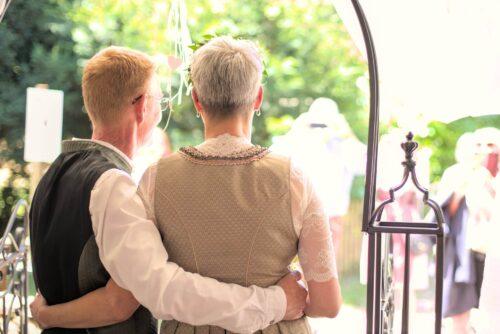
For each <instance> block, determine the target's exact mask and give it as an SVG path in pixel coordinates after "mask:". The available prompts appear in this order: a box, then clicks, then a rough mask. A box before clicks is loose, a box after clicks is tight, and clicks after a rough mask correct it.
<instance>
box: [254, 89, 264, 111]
mask: <svg viewBox="0 0 500 334" xmlns="http://www.w3.org/2000/svg"><path fill="white" fill-rule="evenodd" d="M263 100H264V89H263V88H262V86H260V87H259V92H258V93H257V97H256V98H255V102H254V104H253V110H259V109H260V107H261V106H262V101H263Z"/></svg>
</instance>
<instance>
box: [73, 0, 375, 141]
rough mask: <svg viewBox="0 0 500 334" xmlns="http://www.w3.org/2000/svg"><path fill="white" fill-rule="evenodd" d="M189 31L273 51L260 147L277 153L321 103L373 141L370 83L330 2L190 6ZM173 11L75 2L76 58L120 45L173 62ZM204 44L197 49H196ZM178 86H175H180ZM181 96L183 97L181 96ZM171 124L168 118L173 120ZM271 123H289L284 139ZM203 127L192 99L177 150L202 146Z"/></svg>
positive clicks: (180, 121)
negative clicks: (292, 128) (279, 142)
mask: <svg viewBox="0 0 500 334" xmlns="http://www.w3.org/2000/svg"><path fill="white" fill-rule="evenodd" d="M186 3H187V6H188V23H189V27H190V30H191V34H192V38H193V40H194V41H203V40H207V39H210V38H212V37H213V36H220V35H226V34H227V35H231V36H244V37H245V38H249V39H252V40H254V41H256V42H258V43H259V45H260V46H261V48H262V49H263V50H265V61H266V71H267V75H268V77H269V78H268V80H267V83H266V85H265V102H264V105H263V108H262V114H263V117H260V118H257V119H256V121H255V124H254V126H255V131H254V139H255V141H256V142H257V143H259V144H262V145H269V144H270V140H271V137H272V136H273V135H276V134H281V133H282V132H283V131H286V130H284V129H287V124H289V122H288V119H287V118H282V117H283V116H285V115H289V117H293V118H296V117H297V116H298V115H299V114H300V113H301V112H304V111H306V110H307V108H308V107H309V105H310V104H311V103H312V101H313V99H314V98H317V97H320V96H328V97H332V98H334V99H335V100H336V101H337V102H338V103H339V106H340V109H341V111H342V112H344V113H345V115H346V117H347V119H348V120H349V122H350V123H351V124H352V126H353V128H354V130H355V132H356V133H357V135H358V136H359V137H360V138H362V139H363V140H365V139H366V125H367V119H368V117H367V115H366V101H365V100H364V94H363V92H362V91H361V89H360V88H358V84H359V83H362V82H363V80H364V81H366V78H365V77H364V76H365V73H366V66H365V64H364V63H363V62H362V61H361V60H360V57H359V54H358V53H357V51H356V49H355V47H354V45H353V44H352V42H351V40H350V37H349V35H348V33H347V32H346V31H345V29H344V27H343V25H342V24H341V22H340V19H339V18H338V16H337V15H336V13H335V11H334V9H333V6H332V5H331V3H330V2H329V1H318V0H307V1H297V2H295V1H293V2H290V1H284V0H283V1H280V0H258V1H243V0H232V1H215V0H199V1H187V2H186ZM168 9H169V6H168V3H165V2H164V1H159V0H152V1H147V2H144V1H139V0H133V1H127V2H118V1H114V0H101V1H95V0H82V1H78V2H75V4H74V5H73V7H72V10H71V11H70V12H69V14H68V17H70V18H71V20H72V22H73V25H74V29H73V40H74V42H75V48H74V49H75V50H76V53H77V55H78V56H79V57H80V60H81V61H80V63H79V64H80V65H81V64H82V63H83V60H84V59H87V58H89V57H90V56H91V55H92V54H93V53H95V52H96V51H97V50H99V49H100V48H102V47H105V46H108V45H111V44H117V45H125V46H129V47H132V48H137V49H140V50H143V51H145V52H148V53H150V54H153V55H155V54H162V55H167V54H171V53H172V50H173V46H172V45H171V38H170V37H169V36H168V34H167V31H166V30H167V27H166V18H167V15H168ZM199 45H201V43H199V42H198V43H195V45H194V46H193V47H196V46H199ZM175 84H176V83H175V78H174V85H175ZM174 90H175V89H174ZM166 118H167V117H164V119H166ZM268 118H271V119H274V120H280V119H283V120H286V121H285V123H283V124H282V125H281V126H278V127H277V128H280V129H279V130H278V132H277V133H274V129H275V128H276V127H273V126H271V127H270V128H269V127H268V126H267V125H268V124H269V122H268V121H267V119H268ZM201 129H202V124H201V122H200V120H198V119H196V117H195V112H194V109H193V105H192V102H191V99H190V98H189V97H187V98H185V99H183V103H182V104H181V105H180V106H176V107H175V110H174V112H173V114H172V119H171V122H170V125H169V129H168V132H169V134H170V136H171V137H172V143H173V145H174V148H178V147H180V146H182V145H185V144H193V143H196V142H199V140H201V135H200V133H201Z"/></svg>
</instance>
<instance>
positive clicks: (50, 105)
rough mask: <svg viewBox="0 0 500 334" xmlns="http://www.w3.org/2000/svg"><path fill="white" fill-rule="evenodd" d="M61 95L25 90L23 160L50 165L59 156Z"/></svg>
mask: <svg viewBox="0 0 500 334" xmlns="http://www.w3.org/2000/svg"><path fill="white" fill-rule="evenodd" d="M63 99H64V93H63V92H62V91H60V90H52V89H40V88H28V89H27V93H26V130H25V141H24V160H25V161H28V162H48V163H51V162H52V161H54V159H55V158H56V157H57V156H58V155H59V153H61V139H62V120H63Z"/></svg>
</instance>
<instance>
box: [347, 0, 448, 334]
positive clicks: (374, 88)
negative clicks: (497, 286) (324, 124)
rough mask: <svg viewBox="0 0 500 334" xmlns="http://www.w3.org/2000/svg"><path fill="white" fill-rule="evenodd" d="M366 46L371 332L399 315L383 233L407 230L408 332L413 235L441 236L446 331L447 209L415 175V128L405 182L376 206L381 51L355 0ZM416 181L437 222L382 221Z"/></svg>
mask: <svg viewBox="0 0 500 334" xmlns="http://www.w3.org/2000/svg"><path fill="white" fill-rule="evenodd" d="M351 2H352V5H353V7H354V10H355V11H356V16H357V18H358V21H359V24H360V26H361V31H362V33H363V39H364V42H365V47H366V55H367V59H368V74H369V79H370V118H369V128H368V152H367V163H366V184H365V197H364V207H363V227H362V231H363V232H366V233H368V286H367V305H366V333H368V334H379V333H384V334H385V333H392V330H393V328H392V326H393V321H392V317H393V316H394V303H393V291H392V290H391V287H392V277H391V275H392V273H391V271H392V259H391V255H392V251H391V244H390V240H383V239H382V236H383V235H387V234H388V235H392V234H395V233H402V234H405V235H406V245H405V268H404V286H403V319H402V330H401V331H402V333H403V334H406V333H408V323H409V291H410V290H409V285H410V259H409V257H410V249H409V247H410V240H411V235H412V234H426V235H435V236H436V238H437V254H436V256H437V259H436V296H435V317H436V319H435V326H434V327H435V333H436V334H437V333H441V316H442V315H441V310H442V293H443V254H444V237H443V213H442V211H441V208H440V207H439V206H438V205H437V203H435V202H434V201H432V200H431V199H429V192H428V191H427V189H424V188H423V187H422V186H421V185H420V184H419V182H418V180H417V177H416V174H415V161H413V152H414V151H415V150H416V149H417V147H418V144H417V143H416V142H414V141H413V135H412V134H411V133H410V134H409V135H408V137H407V142H406V143H404V144H402V148H403V149H404V150H405V155H406V160H405V161H404V162H403V166H404V168H405V170H404V176H403V181H402V182H401V184H400V185H398V186H397V187H395V188H393V189H391V191H390V195H391V198H390V199H389V200H387V201H385V202H383V203H382V204H381V205H380V206H379V207H378V208H376V209H375V194H376V185H377V160H378V139H379V96H380V91H379V82H378V65H377V56H376V52H375V44H374V42H373V36H372V33H371V31H370V26H369V24H368V20H367V19H366V16H365V13H364V12H363V8H362V7H361V5H360V4H359V1H358V0H351ZM410 178H411V181H412V182H413V184H414V185H415V186H416V188H417V189H418V190H419V191H420V192H421V193H423V194H424V203H425V204H426V205H428V206H429V207H430V208H431V209H432V210H433V211H434V215H435V217H436V220H437V222H435V223H420V222H385V221H381V217H382V213H383V210H384V207H385V206H386V205H387V204H389V203H392V202H393V201H394V193H395V192H396V191H398V190H400V189H401V188H402V187H403V186H404V185H405V184H406V182H407V181H408V180H409V179H410Z"/></svg>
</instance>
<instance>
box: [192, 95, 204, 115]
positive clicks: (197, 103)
mask: <svg viewBox="0 0 500 334" xmlns="http://www.w3.org/2000/svg"><path fill="white" fill-rule="evenodd" d="M191 97H192V98H193V102H194V107H195V108H196V111H198V112H199V113H200V112H202V111H203V106H202V105H201V103H200V99H198V94H197V93H196V91H195V90H194V89H193V90H192V91H191Z"/></svg>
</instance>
